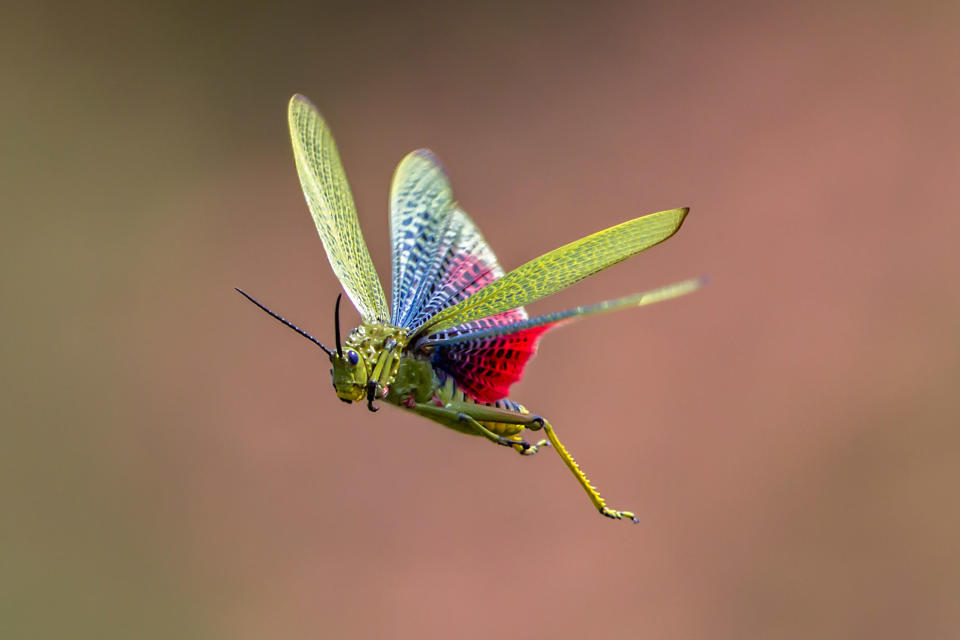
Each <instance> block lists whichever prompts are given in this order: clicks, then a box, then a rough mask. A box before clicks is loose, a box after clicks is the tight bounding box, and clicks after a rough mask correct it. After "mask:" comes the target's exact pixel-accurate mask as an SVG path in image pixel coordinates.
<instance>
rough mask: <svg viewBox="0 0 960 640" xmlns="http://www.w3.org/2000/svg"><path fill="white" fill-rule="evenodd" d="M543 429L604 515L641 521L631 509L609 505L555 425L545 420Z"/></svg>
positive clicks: (594, 504) (591, 500) (617, 518)
mask: <svg viewBox="0 0 960 640" xmlns="http://www.w3.org/2000/svg"><path fill="white" fill-rule="evenodd" d="M543 429H544V431H546V432H547V438H549V439H550V443H551V444H552V445H553V447H554V448H555V449H556V450H557V453H559V454H560V458H561V459H563V462H564V464H566V465H567V468H568V469H570V471H571V473H573V475H574V476H576V478H577V482H579V483H580V486H582V487H583V490H584V491H586V492H587V495H588V496H589V497H590V502H592V503H593V506H595V507H596V508H597V510H598V511H599V512H600V513H601V514H602V515H604V516H606V517H608V518H614V519H616V520H620V519H622V518H628V519H630V520H633V521H634V522H635V523H636V522H640V519H639V518H637V516H636V515H634V514H633V513H632V512H630V511H617V510H616V509H611V508H610V507H608V506H607V502H606V500H604V499H603V498H602V497H601V496H600V494H599V493H598V492H597V489H596V488H595V487H594V486H593V485H592V484H590V481H589V480H588V479H587V476H586V475H585V474H584V473H583V471H581V470H580V467H579V465H577V461H576V460H574V459H573V456H572V455H570V452H569V451H567V449H566V447H564V446H563V444H562V443H561V442H560V439H559V438H557V434H556V432H555V431H554V430H553V426H551V425H550V423H549V422H548V421H546V420H544V421H543Z"/></svg>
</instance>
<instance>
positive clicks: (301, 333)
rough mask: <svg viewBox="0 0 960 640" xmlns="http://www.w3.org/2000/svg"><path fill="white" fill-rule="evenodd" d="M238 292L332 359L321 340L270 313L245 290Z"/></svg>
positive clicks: (338, 336)
mask: <svg viewBox="0 0 960 640" xmlns="http://www.w3.org/2000/svg"><path fill="white" fill-rule="evenodd" d="M234 289H237V287H234ZM237 291H238V292H239V293H240V295H242V296H243V297H244V298H246V299H247V300H249V301H250V302H252V303H253V304H255V305H257V306H258V307H260V308H261V309H263V310H264V311H266V312H267V313H268V314H270V315H271V316H273V317H274V318H276V319H277V320H279V321H280V322H282V323H283V324H285V325H287V326H288V327H290V328H291V329H293V330H294V331H296V332H297V333H299V334H300V335H302V336H303V337H304V338H306V339H307V340H309V341H310V342H312V343H313V344H315V345H317V346H318V347H320V348H321V349H323V350H324V351H325V352H326V354H327V355H328V356H331V357H332V356H333V353H331V351H330V349H327V348H326V347H325V346H323V343H321V342H320V341H319V340H317V339H316V338H314V337H313V336H312V335H310V334H309V333H307V332H306V331H304V330H303V329H301V328H300V327H298V326H297V325H295V324H293V323H292V322H290V321H289V320H286V319H284V318H282V317H280V316H279V315H277V314H275V313H274V312H273V311H270V309H267V308H266V307H265V306H263V305H262V304H260V303H259V302H257V301H256V300H254V299H253V298H251V297H250V296H249V295H247V292H246V291H244V290H243V289H237ZM339 302H340V298H337V303H338V304H339ZM339 346H340V331H339V328H338V330H337V347H339ZM337 351H339V348H338V349H337Z"/></svg>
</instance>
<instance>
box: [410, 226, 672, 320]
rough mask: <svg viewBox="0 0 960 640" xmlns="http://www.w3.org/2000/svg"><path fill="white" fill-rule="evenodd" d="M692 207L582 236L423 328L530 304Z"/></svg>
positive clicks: (653, 240)
mask: <svg viewBox="0 0 960 640" xmlns="http://www.w3.org/2000/svg"><path fill="white" fill-rule="evenodd" d="M687 211H688V209H686V208H683V209H671V210H669V211H661V212H660V213H652V214H650V215H647V216H643V217H642V218H637V219H635V220H630V221H628V222H624V223H622V224H618V225H617V226H615V227H610V228H609V229H605V230H603V231H599V232H597V233H594V234H593V235H590V236H587V237H586V238H581V239H580V240H576V241H575V242H571V243H570V244H568V245H565V246H563V247H560V248H559V249H554V250H553V251H550V252H549V253H545V254H543V255H542V256H540V257H539V258H535V259H533V260H531V261H530V262H528V263H526V264H524V265H522V266H520V267H518V268H516V269H514V270H513V271H511V272H510V273H508V274H507V275H505V276H503V277H502V278H500V279H498V280H496V281H494V282H493V283H491V284H489V285H488V286H486V287H484V288H483V289H481V290H480V291H478V292H477V293H475V294H474V295H472V296H470V297H469V298H467V299H465V300H462V301H461V302H459V303H457V304H455V305H453V306H450V307H447V308H446V309H444V310H442V311H440V312H439V313H437V314H436V315H435V316H433V317H432V318H430V319H429V320H427V321H426V322H425V323H424V324H423V325H422V326H421V327H420V328H419V329H418V331H417V333H419V334H420V335H425V334H432V333H437V332H440V331H443V330H444V329H449V328H451V327H455V326H457V325H461V324H465V323H467V322H470V321H473V320H478V319H481V318H486V317H488V316H493V315H497V314H500V313H503V312H504V311H508V310H510V309H514V308H516V307H520V306H522V305H525V304H529V303H531V302H533V301H535V300H539V299H540V298H543V297H546V296H549V295H551V294H553V293H556V292H557V291H560V290H562V289H565V288H567V287H569V286H570V285H572V284H575V283H577V282H579V281H581V280H583V279H584V278H586V277H587V276H590V275H593V274H594V273H596V272H598V271H600V270H602V269H606V268H607V267H609V266H611V265H614V264H616V263H618V262H620V261H622V260H624V259H626V258H629V257H630V256H632V255H634V254H636V253H639V252H641V251H643V250H644V249H648V248H649V247H652V246H653V245H655V244H658V243H660V242H663V241H664V240H666V239H667V238H669V237H670V236H672V235H673V234H674V233H676V231H677V229H679V228H680V225H681V224H682V223H683V219H684V217H685V216H686V215H687Z"/></svg>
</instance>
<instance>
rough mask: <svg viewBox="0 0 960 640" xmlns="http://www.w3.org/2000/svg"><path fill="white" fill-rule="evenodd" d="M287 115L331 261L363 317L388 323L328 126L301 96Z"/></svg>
mask: <svg viewBox="0 0 960 640" xmlns="http://www.w3.org/2000/svg"><path fill="white" fill-rule="evenodd" d="M287 119H288V122H289V124H290V138H291V140H292V142H293V157H294V160H295V161H296V163H297V173H298V175H299V176H300V185H301V186H302V187H303V195H304V197H305V198H306V200H307V206H309V208H310V213H311V214H313V221H314V223H315V224H316V225H317V232H318V233H319V234H320V239H321V240H322V241H323V248H324V249H325V250H326V252H327V259H328V260H329V261H330V266H331V267H333V272H334V274H336V276H337V278H338V279H339V280H340V284H341V285H343V288H344V289H345V290H346V292H347V295H348V296H349V297H350V300H351V301H353V305H354V306H355V307H356V308H357V311H359V312H360V315H361V317H362V318H363V319H364V321H366V322H386V320H387V317H388V316H387V301H386V296H385V295H384V293H383V287H382V286H381V285H380V279H379V278H378V277H377V272H376V270H375V269H374V267H373V261H371V260H370V252H369V251H368V250H367V244H366V242H364V240H363V232H362V231H361V230H360V222H359V221H358V220H357V208H356V205H354V203H353V196H352V195H351V194H350V185H349V184H348V183H347V176H346V173H344V170H343V164H342V163H341V162H340V156H339V154H338V153H337V146H336V144H335V143H334V141H333V136H332V135H331V134H330V128H329V127H327V123H326V122H324V120H323V118H322V117H321V116H320V114H319V113H318V112H317V109H316V107H314V106H313V105H312V104H311V103H310V101H309V100H307V99H306V98H304V97H303V96H301V95H295V96H293V98H291V99H290V105H289V108H288V110H287Z"/></svg>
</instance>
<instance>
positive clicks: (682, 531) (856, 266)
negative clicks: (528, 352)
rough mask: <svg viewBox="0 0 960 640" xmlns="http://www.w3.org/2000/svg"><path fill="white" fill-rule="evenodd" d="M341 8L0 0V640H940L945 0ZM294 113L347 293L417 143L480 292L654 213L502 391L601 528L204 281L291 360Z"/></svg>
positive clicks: (381, 245)
mask: <svg viewBox="0 0 960 640" xmlns="http://www.w3.org/2000/svg"><path fill="white" fill-rule="evenodd" d="M342 4H346V3H338V6H323V5H322V4H321V3H311V4H309V5H303V6H300V7H296V6H278V5H269V6H267V5H264V6H260V7H257V6H234V7H231V8H229V9H226V8H214V7H213V5H211V6H203V5H198V4H196V3H181V4H179V5H177V4H174V5H164V6H163V7H161V6H151V5H146V4H144V5H143V6H140V7H138V8H136V7H135V8H131V7H130V6H129V5H124V4H119V3H118V4H116V5H113V4H102V5H94V4H87V5H83V6H80V5H77V4H75V3H46V4H43V3H34V4H33V5H31V6H32V7H33V8H31V9H30V10H29V11H27V10H25V9H23V8H20V9H13V8H6V9H4V11H3V14H4V15H3V19H2V22H3V23H4V31H5V33H4V35H3V38H2V44H0V47H2V48H3V55H2V56H0V69H2V72H3V79H4V80H3V100H2V101H0V132H2V146H3V153H2V155H0V163H2V166H0V175H2V176H3V183H4V185H3V188H2V195H0V199H2V203H3V204H2V227H3V228H2V233H0V243H2V254H0V262H2V273H0V278H2V280H0V282H2V287H3V289H2V300H3V308H4V314H3V327H4V330H3V332H2V333H3V338H2V343H0V347H2V353H0V355H2V362H3V366H2V376H3V377H2V380H0V383H2V389H3V390H2V394H3V396H4V400H3V402H2V405H3V408H2V415H3V417H2V422H3V431H2V437H3V441H4V444H3V445H2V447H0V492H2V494H0V504H2V509H0V518H2V527H0V635H2V636H3V637H5V638H14V637H23V638H27V637H30V638H34V637H56V638H63V637H96V638H103V637H121V638H174V637H176V638H187V637H204V638H241V639H245V638H250V639H252V638H339V637H343V638H467V639H471V638H491V637H497V638H640V637H643V638H731V639H733V638H748V637H754V638H851V637H861V638H947V637H956V636H957V635H958V634H960V608H958V607H957V602H958V596H960V550H958V544H960V543H958V540H960V518H958V512H957V505H956V500H957V498H956V488H957V484H958V481H960V467H958V462H960V455H958V451H960V432H958V429H957V425H958V423H960V420H958V417H960V410H958V402H957V399H956V388H957V384H958V381H960V358H958V356H960V339H958V328H960V296H958V294H957V290H958V288H957V284H956V283H957V276H958V275H960V261H958V259H957V256H956V244H957V231H958V228H957V223H956V220H957V202H958V199H960V198H958V197H960V188H958V167H960V144H958V142H957V141H958V139H960V137H958V136H960V120H958V118H957V113H958V110H960V85H958V83H957V78H958V62H960V45H958V42H960V39H958V35H960V30H958V25H960V11H958V9H957V5H956V3H946V2H944V3H938V2H920V3H915V2H910V3H907V2H881V3H866V2H861V3H829V4H826V5H823V6H817V5H810V4H804V3H799V4H798V3H782V4H781V5H778V6H779V7H780V8H776V7H772V6H770V5H763V4H758V5H732V4H729V3H701V4H670V5H669V8H664V7H662V6H654V5H647V4H640V3H633V4H624V5H617V4H607V5H600V4H591V5H590V6H589V8H588V7H587V6H584V7H579V8H578V7H574V6H570V5H558V4H555V3H545V4H540V5H538V4H526V5H524V6H522V7H516V6H513V4H512V3H503V4H501V5H489V4H486V3H472V4H470V5H463V6H462V7H459V8H457V7H452V6H450V5H449V4H447V3H435V4H417V5H409V6H402V5H398V4H393V3H391V4H383V5H377V4H365V5H357V6H351V8H349V9H348V8H344V7H343V6H339V5H342ZM788 7H789V8H788ZM293 92H302V93H304V94H306V95H308V96H309V97H310V98H311V99H312V100H313V101H314V102H315V103H316V104H317V105H319V106H320V108H321V109H322V111H323V112H324V114H325V115H326V117H327V118H328V120H329V121H330V123H331V125H332V127H333V130H334V132H335V134H336V136H337V140H338V143H339V146H340V149H341V152H342V155H343V158H344V162H345V164H346V167H347V170H348V173H349V175H350V179H351V183H352V187H353V191H354V194H355V197H356V200H357V204H358V207H359V210H360V218H361V222H362V224H363V227H364V229H365V230H366V234H367V240H368V243H369V245H370V249H371V253H372V254H373V256H374V261H375V263H376V265H377V267H378V268H379V270H380V273H381V275H382V277H383V279H384V281H385V282H388V281H389V276H388V274H389V258H388V256H389V248H388V245H387V223H386V201H387V189H388V184H389V179H390V176H391V173H392V170H393V166H394V165H395V163H396V162H397V161H398V160H399V159H400V158H401V157H402V156H403V155H404V154H405V153H406V152H407V151H409V150H411V149H413V148H416V147H420V146H428V147H431V148H433V149H434V150H435V151H436V152H437V153H438V154H439V155H440V156H441V157H442V158H443V159H444V161H445V163H446V164H447V166H448V169H449V171H450V173H451V175H452V177H453V180H454V184H455V187H456V190H457V195H458V197H459V199H460V200H461V202H462V203H463V204H464V206H465V208H466V209H467V210H468V211H469V212H470V213H471V214H472V215H473V217H474V218H475V219H476V220H477V221H478V224H479V225H480V226H481V228H482V229H483V230H484V232H485V234H486V236H487V237H488V239H489V240H490V242H491V244H492V245H493V247H494V248H495V249H496V251H497V252H498V254H499V256H500V258H501V261H502V263H503V264H504V266H505V267H507V268H511V267H514V266H517V265H519V264H520V263H522V262H524V261H526V260H527V259H529V258H532V257H534V256H536V255H538V254H539V253H541V252H543V251H546V250H548V249H551V248H553V247H555V246H558V245H560V244H562V243H564V242H567V241H570V240H573V239H575V238H578V237H580V236H582V235H585V234H587V233H590V232H592V231H595V230H598V229H601V228H604V227H606V226H609V225H612V224H615V223H618V222H621V221H623V220H625V219H628V218H631V217H635V216H637V215H640V214H643V213H648V212H652V211H658V210H661V209H666V208H671V207H676V206H683V205H689V206H691V207H692V213H691V214H690V216H689V218H688V219H687V223H686V225H685V227H684V229H683V230H682V231H681V232H680V233H679V234H678V235H677V236H676V237H675V238H673V239H672V240H670V241H669V242H668V243H666V244H664V245H662V246H660V247H657V248H656V249H654V250H652V251H650V252H649V253H648V254H645V255H643V256H640V257H638V258H635V259H633V260H631V261H628V262H626V263H624V264H622V265H619V266H617V267H615V268H613V269H611V270H610V271H608V272H606V273H603V274H601V275H599V276H596V277H595V278H593V279H591V280H590V281H588V282H586V283H584V284H581V285H579V286H577V287H574V288H573V289H571V290H568V291H565V292H563V293H562V294H560V295H557V296H556V297H555V298H553V299H550V300H548V301H543V302H540V303H538V304H537V305H535V306H534V308H533V310H534V311H539V312H544V311H549V310H554V309H560V308H565V307H567V306H571V305H574V304H578V303H585V302H593V301H597V300H601V299H604V298H607V297H615V296H619V295H624V294H626V293H630V292H633V291H638V290H642V289H645V288H649V287H653V286H657V285H660V284H665V283H667V282H671V281H674V280H678V279H681V278H686V277H690V276H695V275H699V274H709V275H711V276H712V278H713V283H712V284H711V286H710V287H709V288H708V289H706V290H704V291H702V292H699V293H697V294H696V295H694V296H691V297H689V298H686V299H683V300H679V301H674V302H670V303H668V304H664V305H661V306H657V307H652V308H649V309H645V310H640V311H634V312H625V313H622V314H619V315H617V316H607V317H602V318H597V319H592V320H590V321H588V322H584V323H582V324H579V325H576V326H573V327H570V328H566V329H563V330H560V331H557V332H556V333H554V334H551V335H549V336H547V338H546V339H545V340H544V342H543V344H542V347H543V349H542V353H541V355H540V356H538V358H537V359H536V360H535V361H534V362H533V364H532V365H531V367H530V368H529V369H528V377H527V380H525V381H524V382H522V383H521V384H519V385H518V386H517V387H515V389H514V391H515V397H516V398H517V399H518V400H520V401H522V402H524V403H525V404H527V405H528V406H529V407H531V408H532V409H533V410H534V411H537V412H540V413H543V414H545V415H547V416H549V417H551V419H552V421H553V422H554V424H555V425H556V426H557V428H558V430H559V433H560V435H561V436H562V437H563V438H564V439H565V441H566V443H567V445H568V447H569V448H570V449H571V450H572V451H573V452H574V454H575V455H576V456H577V458H578V459H579V460H580V461H581V462H582V464H583V466H584V468H585V469H586V470H587V471H588V472H589V473H590V475H591V477H592V478H593V480H594V481H595V482H596V484H597V485H598V486H599V487H600V488H601V489H602V490H603V492H604V494H605V495H606V496H607V498H608V499H609V500H610V502H611V503H612V504H614V505H615V506H618V507H620V508H632V509H635V510H637V511H638V512H639V514H640V516H641V524H640V525H638V526H633V525H629V524H626V523H621V522H611V521H608V520H605V519H603V518H600V517H599V516H597V515H596V514H595V513H593V512H592V511H591V509H590V507H589V504H588V502H587V500H586V498H585V497H584V496H583V494H582V493H581V491H580V489H579V488H578V487H577V486H576V484H575V483H574V481H573V480H572V478H570V477H569V474H568V473H567V471H566V470H565V469H564V467H563V465H562V464H561V463H560V461H559V460H558V459H557V457H556V455H555V454H554V453H553V452H551V451H547V452H545V453H544V454H542V455H540V456H537V457H536V458H533V459H522V458H520V457H519V456H516V455H512V454H510V453H509V452H506V451H504V450H502V449H500V448H497V447H494V446H490V445H488V444H487V443H485V442H483V441H480V440H477V439H470V438H465V437H463V436H460V435H458V434H455V433H453V432H449V431H446V430H443V429H441V428H439V427H436V426H434V425H432V424H430V423H427V422H424V421H420V420H416V419H414V418H413V417H411V416H407V415H404V414H401V413H400V412H398V411H395V410H390V409H387V410H384V411H382V412H380V413H378V414H377V415H372V414H370V413H368V412H367V411H366V410H364V409H363V408H362V407H358V406H351V407H348V406H346V405H344V404H342V403H340V402H338V401H337V400H336V398H335V397H334V395H333V393H332V391H331V389H330V383H329V378H328V375H327V368H328V365H327V363H326V361H325V360H324V358H323V357H322V354H321V353H320V352H319V351H318V350H317V349H315V348H313V347H311V346H310V345H308V344H307V343H306V342H305V341H304V340H302V339H301V338H299V337H297V336H296V335H294V334H293V333H292V332H289V331H287V330H284V329H283V328H281V327H279V326H278V325H276V324H275V323H274V322H273V321H272V320H270V319H269V318H267V317H266V316H264V315H263V314H262V313H260V312H259V311H257V310H256V309H254V308H253V307H252V306H250V305H249V304H247V303H246V302H244V301H243V300H242V299H241V298H240V297H239V296H238V295H237V294H236V293H235V292H234V291H233V290H232V287H233V286H237V285H239V286H244V287H246V288H247V289H248V290H250V291H251V292H252V293H253V294H255V295H257V296H259V297H261V298H262V299H263V300H264V301H265V302H266V303H268V304H270V305H272V306H273V307H275V308H276V309H277V310H278V311H280V312H282V313H284V314H285V315H287V316H288V317H290V318H293V319H294V320H296V321H297V322H299V323H301V324H303V325H304V326H306V327H308V328H309V329H311V330H312V331H313V332H315V333H316V334H317V335H318V336H319V337H321V338H322V339H324V340H327V341H330V340H331V337H332V322H331V309H332V305H333V301H334V298H335V296H336V294H337V292H338V290H339V288H338V284H337V282H336V281H335V279H334V277H333V275H332V273H331V271H330V269H329V267H328V265H327V263H326V260H325V257H324V254H323V252H322V248H321V245H320V242H319V240H318V238H317V236H316V233H315V231H314V229H313V226H312V223H311V221H310V218H309V216H308V215H307V211H306V207H305V205H304V203H303V199H302V196H301V194H300V191H299V187H298V185H297V180H296V176H295V172H294V168H293V162H292V157H291V153H290V150H289V142H288V139H287V132H286V123H285V116H284V111H285V106H286V101H287V99H288V97H289V96H290V94H292V93H293ZM348 318H349V321H350V322H353V321H355V319H356V316H355V314H354V313H353V311H352V310H351V311H350V313H349V314H348Z"/></svg>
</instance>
